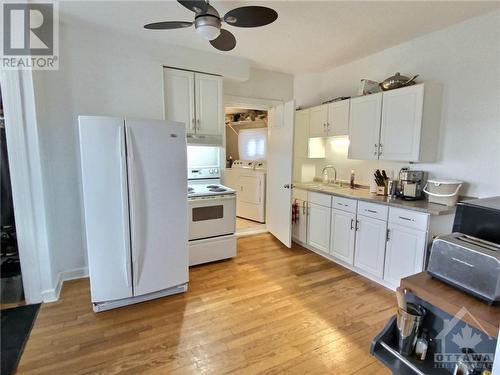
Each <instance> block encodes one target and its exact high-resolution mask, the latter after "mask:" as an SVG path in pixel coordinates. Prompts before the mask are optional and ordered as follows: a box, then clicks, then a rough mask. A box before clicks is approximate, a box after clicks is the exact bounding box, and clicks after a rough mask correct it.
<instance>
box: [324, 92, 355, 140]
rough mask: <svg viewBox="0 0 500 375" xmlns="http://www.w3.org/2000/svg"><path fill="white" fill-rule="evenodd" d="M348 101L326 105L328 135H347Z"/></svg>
mask: <svg viewBox="0 0 500 375" xmlns="http://www.w3.org/2000/svg"><path fill="white" fill-rule="evenodd" d="M349 107H350V100H342V101H341V102H335V103H330V104H328V126H327V128H328V135H329V136H335V135H348V134H349Z"/></svg>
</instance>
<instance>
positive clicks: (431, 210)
mask: <svg viewBox="0 0 500 375" xmlns="http://www.w3.org/2000/svg"><path fill="white" fill-rule="evenodd" d="M293 186H294V187H295V188H297V189H302V190H307V191H314V192H318V193H324V194H330V195H337V196H340V197H346V198H353V199H357V200H361V201H366V202H372V203H380V204H384V205H386V206H391V207H397V208H404V209H407V210H413V211H419V212H423V213H426V214H430V215H450V214H453V213H455V207H448V206H443V205H440V204H435V203H429V202H428V201H427V200H425V199H422V200H418V201H406V200H403V199H399V198H389V197H385V196H380V195H375V194H373V193H370V192H369V190H368V189H365V188H355V189H351V188H350V187H338V186H332V185H325V184H321V183H318V182H294V183H293Z"/></svg>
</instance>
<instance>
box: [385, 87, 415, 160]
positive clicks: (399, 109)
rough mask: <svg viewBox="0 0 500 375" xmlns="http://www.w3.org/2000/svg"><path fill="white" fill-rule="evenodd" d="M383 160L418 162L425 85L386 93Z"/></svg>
mask: <svg viewBox="0 0 500 375" xmlns="http://www.w3.org/2000/svg"><path fill="white" fill-rule="evenodd" d="M383 102H384V104H383V106H382V125H381V128H380V159H383V160H401V161H418V159H419V153H420V152H419V151H420V131H421V129H422V109H423V102H424V85H416V86H410V87H405V88H402V89H398V90H392V91H387V92H384V94H383Z"/></svg>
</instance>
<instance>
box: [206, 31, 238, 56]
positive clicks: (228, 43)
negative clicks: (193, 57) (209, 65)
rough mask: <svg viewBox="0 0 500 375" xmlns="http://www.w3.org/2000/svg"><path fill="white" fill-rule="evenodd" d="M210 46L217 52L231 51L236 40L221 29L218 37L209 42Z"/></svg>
mask: <svg viewBox="0 0 500 375" xmlns="http://www.w3.org/2000/svg"><path fill="white" fill-rule="evenodd" d="M210 44H211V45H212V46H214V47H215V48H217V49H218V50H219V51H231V50H232V49H233V48H234V47H236V38H235V37H234V35H233V34H232V33H230V32H229V31H227V30H224V29H221V31H220V35H219V36H218V37H217V38H215V39H214V40H211V41H210Z"/></svg>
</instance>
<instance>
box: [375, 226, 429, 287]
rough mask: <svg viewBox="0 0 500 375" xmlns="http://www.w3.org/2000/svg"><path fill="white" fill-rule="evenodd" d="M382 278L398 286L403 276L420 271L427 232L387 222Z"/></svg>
mask: <svg viewBox="0 0 500 375" xmlns="http://www.w3.org/2000/svg"><path fill="white" fill-rule="evenodd" d="M388 229H389V230H388V239H387V250H386V256H385V272H384V280H386V281H387V282H388V283H390V284H391V285H393V286H394V287H397V286H399V283H400V280H401V279H402V278H404V277H407V276H410V275H413V274H415V273H418V272H421V271H422V270H423V265H424V254H425V244H426V238H427V232H424V231H420V230H416V229H411V228H407V227H404V226H401V225H397V224H392V223H389V228H388Z"/></svg>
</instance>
